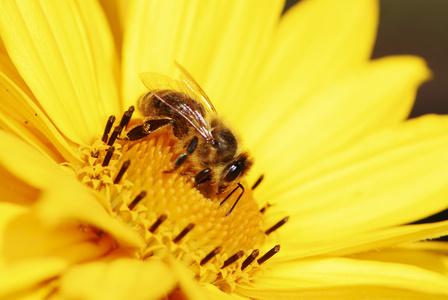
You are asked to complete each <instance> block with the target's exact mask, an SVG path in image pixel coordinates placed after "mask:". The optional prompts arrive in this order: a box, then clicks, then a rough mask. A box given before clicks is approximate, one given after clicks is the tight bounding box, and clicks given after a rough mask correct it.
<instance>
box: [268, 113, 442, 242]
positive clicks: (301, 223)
mask: <svg viewBox="0 0 448 300" xmlns="http://www.w3.org/2000/svg"><path fill="white" fill-rule="evenodd" d="M447 127H448V118H447V117H440V116H427V117H422V118H419V119H415V120H411V121H408V122H406V123H405V124H403V125H402V126H396V127H394V128H390V129H387V130H383V131H382V132H379V133H378V134H375V135H372V136H370V137H368V138H366V139H364V140H363V141H362V142H360V143H359V144H357V145H355V146H354V147H352V148H350V149H348V150H347V151H344V152H341V153H339V154H337V155H335V156H334V157H330V158H328V159H326V160H322V161H320V162H319V163H316V165H315V169H314V170H313V171H311V172H306V173H303V174H301V175H300V177H297V178H296V179H297V180H296V181H295V182H294V184H292V185H291V188H290V189H289V190H288V189H285V191H284V192H281V193H280V192H279V193H278V194H277V195H276V199H278V202H277V203H278V204H281V205H275V206H273V207H272V209H271V210H272V211H277V212H281V211H282V210H284V209H285V208H288V214H289V215H290V216H291V218H290V221H289V223H288V226H285V228H284V229H282V231H281V233H282V234H286V235H288V234H289V235H294V237H295V238H296V239H298V240H306V241H313V240H325V239H328V238H337V237H342V236H349V235H355V234H357V233H361V232H366V231H369V230H374V229H379V228H384V227H388V226H393V225H400V224H403V223H409V222H412V221H415V220H417V219H420V218H423V217H426V216H428V215H431V214H433V213H435V212H438V211H440V210H442V209H444V208H445V207H446V206H447V201H446V194H447V193H448V179H447V178H446V176H445V175H446V174H447V173H448V158H447V156H446V153H447V151H448V135H447V134H446V128H447ZM299 178H300V179H299ZM283 213H285V212H283Z"/></svg>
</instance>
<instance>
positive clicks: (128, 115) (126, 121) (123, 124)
mask: <svg viewBox="0 0 448 300" xmlns="http://www.w3.org/2000/svg"><path fill="white" fill-rule="evenodd" d="M133 112H134V106H131V107H129V109H128V110H127V111H125V112H124V114H123V116H122V117H121V121H120V127H121V130H123V129H124V128H126V126H128V124H129V121H130V120H131V117H132V113H133ZM120 133H121V131H120Z"/></svg>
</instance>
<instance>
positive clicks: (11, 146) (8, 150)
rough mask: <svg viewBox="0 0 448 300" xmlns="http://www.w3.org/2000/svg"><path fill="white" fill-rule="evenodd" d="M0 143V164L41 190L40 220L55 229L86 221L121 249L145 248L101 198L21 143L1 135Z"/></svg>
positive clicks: (38, 211)
mask: <svg viewBox="0 0 448 300" xmlns="http://www.w3.org/2000/svg"><path fill="white" fill-rule="evenodd" d="M0 140H2V141H3V142H4V143H5V144H4V145H5V146H4V147H1V148H0V164H1V165H2V166H3V167H4V168H6V169H7V170H8V171H9V172H11V173H12V174H13V175H14V176H17V177H18V178H20V179H21V180H23V181H24V182H25V183H27V184H28V185H31V186H33V187H35V188H38V189H41V190H42V194H41V196H40V199H39V202H38V203H37V204H36V207H35V209H36V213H37V214H38V216H39V218H41V220H44V221H46V222H47V223H48V224H53V225H54V224H58V223H60V222H62V221H66V220H81V221H85V222H87V223H89V224H91V225H93V226H97V227H98V228H100V229H103V230H104V231H106V232H108V233H110V234H111V235H112V236H114V237H115V238H116V239H117V240H118V241H119V243H120V244H122V245H127V246H133V247H140V246H142V243H143V242H142V240H141V239H140V237H139V236H138V235H137V233H136V232H135V231H133V230H131V229H130V228H127V227H126V226H124V225H123V224H121V223H119V222H118V221H117V220H116V219H114V218H112V217H111V215H110V214H109V213H108V210H107V207H105V206H103V205H101V204H100V203H105V202H104V201H102V199H101V198H98V197H99V195H95V196H94V195H93V194H92V191H91V190H89V189H88V188H87V187H85V186H83V185H82V184H81V183H79V182H78V181H76V180H75V179H74V178H72V177H70V176H69V175H68V174H67V173H65V172H64V171H63V170H62V169H61V168H60V167H59V166H58V165H56V164H54V163H53V162H52V161H50V160H48V159H47V158H46V157H43V156H42V155H41V154H40V153H38V152H36V151H35V150H34V149H32V148H31V147H30V146H29V145H26V144H24V143H23V142H22V141H20V140H18V139H16V138H14V137H12V136H10V135H8V134H6V133H4V132H1V131H0ZM0 174H1V173H0ZM5 176H8V173H6V174H5ZM9 176H11V175H9ZM61 199H63V201H61Z"/></svg>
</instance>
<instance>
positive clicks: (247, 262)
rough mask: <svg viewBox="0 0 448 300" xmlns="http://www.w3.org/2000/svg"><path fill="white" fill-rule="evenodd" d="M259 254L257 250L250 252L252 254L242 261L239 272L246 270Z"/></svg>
mask: <svg viewBox="0 0 448 300" xmlns="http://www.w3.org/2000/svg"><path fill="white" fill-rule="evenodd" d="M258 254H260V251H259V250H258V249H255V250H254V251H252V253H251V254H250V255H249V256H248V257H247V258H246V259H245V260H244V261H243V264H242V265H241V271H243V270H244V269H246V268H247V266H248V265H250V264H251V263H252V262H253V261H254V260H255V259H256V258H257V256H258Z"/></svg>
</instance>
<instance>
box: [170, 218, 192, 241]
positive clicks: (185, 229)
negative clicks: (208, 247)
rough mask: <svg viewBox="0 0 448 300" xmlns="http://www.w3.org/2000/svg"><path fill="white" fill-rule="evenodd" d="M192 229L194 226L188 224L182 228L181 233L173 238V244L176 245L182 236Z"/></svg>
mask: <svg viewBox="0 0 448 300" xmlns="http://www.w3.org/2000/svg"><path fill="white" fill-rule="evenodd" d="M193 228H194V224H193V223H190V224H188V225H187V226H186V227H185V228H184V230H182V231H181V232H180V233H179V234H178V235H177V236H176V237H175V238H174V240H173V242H174V243H176V244H177V243H179V242H180V241H181V240H182V239H183V238H184V236H186V235H187V233H189V232H190V231H191V230H192V229H193Z"/></svg>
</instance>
